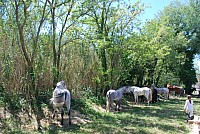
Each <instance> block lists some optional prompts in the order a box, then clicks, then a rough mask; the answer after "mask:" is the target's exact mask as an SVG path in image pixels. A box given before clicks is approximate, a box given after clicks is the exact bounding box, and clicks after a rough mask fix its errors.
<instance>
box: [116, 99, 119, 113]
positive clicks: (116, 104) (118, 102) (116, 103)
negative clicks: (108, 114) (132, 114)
mask: <svg viewBox="0 0 200 134" xmlns="http://www.w3.org/2000/svg"><path fill="white" fill-rule="evenodd" d="M118 103H119V102H118V100H116V107H115V111H117V110H118Z"/></svg>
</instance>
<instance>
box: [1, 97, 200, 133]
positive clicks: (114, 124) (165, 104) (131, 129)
mask: <svg viewBox="0 0 200 134" xmlns="http://www.w3.org/2000/svg"><path fill="white" fill-rule="evenodd" d="M185 99H186V97H180V98H178V97H172V98H171V99H170V100H166V101H163V100H161V101H159V102H157V103H154V104H150V105H149V106H148V105H146V104H141V105H135V104H133V103H132V102H130V101H129V100H131V99H130V98H126V99H124V101H123V106H122V110H121V111H120V112H109V113H108V112H105V104H102V101H98V100H91V99H75V100H73V102H72V123H73V124H72V125H71V126H69V125H68V123H67V118H66V117H65V123H64V125H63V126H60V125H59V124H60V122H59V117H58V119H57V120H56V119H55V120H52V119H51V118H50V112H49V111H50V110H49V109H47V105H44V108H43V109H46V110H47V111H46V112H43V113H46V115H45V117H43V119H42V120H41V124H42V133H52V134H53V133H54V134H55V133H67V134H68V133H86V134H87V133H106V134H107V133H111V134H112V133H117V134H127V133H136V134H137V133H139V134H183V133H184V134H187V133H189V132H190V129H189V125H188V124H187V123H186V122H185V121H186V120H185V119H186V116H185V114H184V112H183V106H184V103H185ZM192 99H193V100H194V112H195V115H200V105H199V104H200V98H192ZM30 124H31V123H29V125H28V126H29V127H24V126H23V125H21V128H23V129H17V128H14V129H7V128H4V129H5V130H4V132H8V133H12V132H13V133H15V132H16V133H30V132H31V133H37V131H36V130H34V127H33V126H34V123H32V126H30ZM22 126H23V127H22Z"/></svg>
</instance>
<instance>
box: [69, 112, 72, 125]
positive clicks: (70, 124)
mask: <svg viewBox="0 0 200 134" xmlns="http://www.w3.org/2000/svg"><path fill="white" fill-rule="evenodd" d="M68 116H69V125H71V124H72V123H71V112H70V110H69V112H68Z"/></svg>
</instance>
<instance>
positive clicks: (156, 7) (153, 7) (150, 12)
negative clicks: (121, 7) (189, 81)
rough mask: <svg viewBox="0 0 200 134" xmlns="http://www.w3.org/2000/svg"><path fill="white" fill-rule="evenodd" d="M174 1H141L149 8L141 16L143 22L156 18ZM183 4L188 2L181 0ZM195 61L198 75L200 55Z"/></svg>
mask: <svg viewBox="0 0 200 134" xmlns="http://www.w3.org/2000/svg"><path fill="white" fill-rule="evenodd" d="M173 1H174V0H141V3H145V4H147V5H148V6H150V7H149V8H146V9H145V11H144V14H143V15H142V16H141V19H142V21H144V22H145V21H147V20H150V19H153V18H155V16H156V14H157V13H158V12H159V11H162V10H164V7H166V6H168V5H169V4H170V3H171V2H173ZM179 1H180V2H181V3H187V2H188V0H179ZM196 57H197V58H195V59H194V64H195V68H198V73H200V55H199V56H196Z"/></svg>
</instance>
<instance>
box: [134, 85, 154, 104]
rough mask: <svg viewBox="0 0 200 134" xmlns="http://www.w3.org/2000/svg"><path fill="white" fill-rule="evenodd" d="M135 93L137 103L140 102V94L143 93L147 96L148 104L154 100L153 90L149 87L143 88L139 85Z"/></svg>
mask: <svg viewBox="0 0 200 134" xmlns="http://www.w3.org/2000/svg"><path fill="white" fill-rule="evenodd" d="M133 94H134V97H135V103H136V104H138V96H142V95H144V96H145V97H146V99H147V103H148V105H149V103H150V102H151V101H152V91H151V89H150V88H148V87H141V88H140V87H137V88H135V89H134V91H133Z"/></svg>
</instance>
